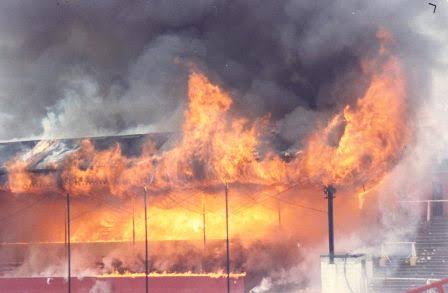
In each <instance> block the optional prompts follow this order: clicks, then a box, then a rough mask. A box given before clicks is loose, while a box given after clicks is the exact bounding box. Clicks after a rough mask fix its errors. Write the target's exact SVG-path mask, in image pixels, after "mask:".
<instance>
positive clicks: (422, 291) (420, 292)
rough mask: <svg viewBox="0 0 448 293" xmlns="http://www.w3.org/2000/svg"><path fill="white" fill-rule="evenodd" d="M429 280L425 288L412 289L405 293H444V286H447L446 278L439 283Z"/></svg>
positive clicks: (447, 279) (447, 280)
mask: <svg viewBox="0 0 448 293" xmlns="http://www.w3.org/2000/svg"><path fill="white" fill-rule="evenodd" d="M430 280H431V279H428V280H427V281H426V283H430V284H427V285H425V286H422V287H419V288H414V289H411V290H408V291H407V292H406V293H428V292H438V293H445V292H446V291H445V288H444V285H446V284H448V278H446V279H442V280H440V281H436V282H432V283H431V281H430Z"/></svg>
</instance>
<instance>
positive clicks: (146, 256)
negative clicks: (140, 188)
mask: <svg viewBox="0 0 448 293" xmlns="http://www.w3.org/2000/svg"><path fill="white" fill-rule="evenodd" d="M144 189H145V196H144V201H145V292H146V293H148V218H147V211H146V210H147V205H146V201H147V199H146V197H147V193H148V192H147V188H146V186H145V187H144Z"/></svg>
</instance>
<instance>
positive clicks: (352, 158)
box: [6, 32, 410, 241]
mask: <svg viewBox="0 0 448 293" xmlns="http://www.w3.org/2000/svg"><path fill="white" fill-rule="evenodd" d="M378 38H379V39H380V41H381V48H380V50H379V51H380V52H379V55H380V58H378V60H373V61H368V62H365V63H364V68H365V71H366V72H365V74H366V76H370V83H369V85H368V86H367V88H366V90H365V93H364V94H363V95H362V96H361V97H359V99H358V100H357V102H356V103H355V104H354V105H347V106H346V107H345V108H344V109H343V111H342V112H341V113H338V114H336V115H335V116H334V117H333V119H331V120H330V122H329V123H328V125H326V126H325V127H322V128H321V129H319V130H317V131H316V132H315V133H314V134H313V135H311V137H310V138H309V139H308V142H307V143H306V144H305V145H306V146H305V148H304V149H303V150H301V154H300V155H299V156H298V157H297V158H295V159H294V160H292V161H291V162H285V161H284V160H282V159H281V157H280V156H279V155H278V154H277V152H276V151H275V150H273V149H272V150H268V151H263V153H262V154H259V153H258V151H259V148H260V146H261V144H262V140H263V135H265V132H266V129H267V128H268V126H269V123H270V121H269V116H266V117H261V118H260V119H257V120H256V121H251V120H249V119H246V118H244V117H238V116H237V115H236V114H235V113H233V112H232V106H233V101H232V98H231V96H230V94H229V93H227V92H226V91H225V90H223V89H222V88H221V87H219V86H218V85H217V84H215V83H213V82H212V81H211V80H210V79H209V78H207V76H205V74H204V73H202V72H200V71H199V70H192V72H191V74H190V76H189V79H188V106H187V109H186V110H185V113H184V123H183V126H182V136H181V137H178V138H177V141H175V145H174V147H172V148H171V149H169V150H165V151H164V152H160V151H159V150H157V148H156V147H155V144H154V142H151V141H148V142H147V143H146V144H145V145H144V147H143V150H142V152H141V154H139V155H137V156H126V155H125V154H123V151H122V149H121V148H120V146H119V145H118V144H117V145H115V146H113V147H112V148H109V149H97V148H96V147H95V145H94V144H93V143H92V141H90V140H83V141H82V142H81V143H80V145H79V148H78V149H77V150H76V151H74V152H72V153H71V154H69V155H68V156H67V157H66V159H64V160H61V161H59V162H52V164H53V165H52V166H53V167H52V168H54V169H55V170H57V172H56V173H55V174H56V175H54V174H53V175H51V176H50V175H48V174H46V175H45V176H38V175H36V174H31V173H29V172H28V171H29V170H28V169H29V168H30V166H31V164H30V161H29V160H28V159H15V160H13V161H11V162H9V163H8V164H7V166H6V167H7V169H8V183H7V186H6V189H8V190H9V191H11V192H12V193H23V192H30V193H33V192H39V191H38V189H36V188H31V189H30V186H42V185H45V186H48V185H52V186H59V187H60V189H62V190H64V191H66V192H68V193H70V194H71V195H72V196H75V197H76V196H81V195H82V196H85V197H87V196H90V197H93V196H102V197H104V198H107V197H108V196H109V195H113V196H114V197H116V198H120V199H122V200H123V201H124V202H126V203H125V204H124V207H122V208H123V209H126V210H127V211H128V212H129V211H131V210H134V208H133V207H131V206H130V203H131V202H135V201H136V200H141V195H142V192H143V187H147V188H148V190H149V193H150V199H151V200H150V205H149V206H150V216H149V219H150V220H149V222H150V223H149V225H150V231H151V232H150V234H151V237H152V239H157V240H167V239H168V240H176V239H202V233H203V228H204V227H203V225H204V222H203V219H204V214H205V218H206V225H207V227H209V228H207V229H206V231H207V232H206V233H207V237H209V238H212V239H222V238H223V237H224V235H222V233H221V234H219V233H218V232H213V231H223V229H222V228H223V227H224V223H225V222H224V221H225V218H224V217H223V215H224V211H223V198H222V194H223V186H224V184H226V183H227V184H233V187H232V189H231V196H232V197H231V205H233V206H232V208H235V209H238V207H239V208H241V207H244V206H246V205H247V199H248V198H254V199H255V202H256V201H257V200H262V199H263V198H269V196H270V195H272V194H275V193H278V192H279V191H282V190H286V189H288V188H289V187H290V186H291V185H296V184H302V185H304V186H305V185H309V184H329V183H331V184H336V185H344V186H350V187H351V188H353V189H359V188H360V187H362V188H363V189H364V190H365V188H367V190H371V189H372V188H373V187H374V186H375V185H376V184H378V182H380V181H381V179H382V178H383V177H384V175H385V174H386V173H387V172H388V170H389V169H390V168H391V167H393V165H394V163H395V162H396V161H397V160H398V159H399V158H400V156H401V154H402V153H403V151H404V149H405V146H406V144H407V142H408V141H409V137H410V130H409V129H408V128H407V127H406V120H407V117H406V83H405V78H404V74H403V70H402V68H401V66H400V62H399V60H398V59H397V58H396V57H394V56H392V54H391V53H390V52H389V51H388V50H387V42H390V41H391V36H390V35H388V34H386V33H385V32H380V33H379V35H378ZM58 176H59V177H58ZM55 177H56V178H55ZM36 182H41V184H37V185H36ZM56 182H57V183H56ZM242 185H249V186H257V187H256V188H255V187H254V188H253V189H250V188H249V189H247V188H242V187H241V186H242ZM260 186H261V189H260ZM207 188H208V189H211V190H212V191H207V192H205V191H204V190H205V189H207ZM365 193H366V192H362V193H359V194H365ZM153 194H158V195H157V196H153ZM159 194H162V195H160V196H159ZM188 197H191V198H192V199H193V200H194V199H199V202H197V201H196V202H195V203H194V204H193V205H194V206H195V207H196V208H194V211H193V212H192V211H191V210H189V209H191V208H189V207H185V205H188V204H185V203H183V204H182V206H178V204H179V202H182V200H181V199H180V198H182V199H186V198H188ZM272 199H273V201H275V197H274V198H272ZM170 200H171V201H172V202H171V207H164V205H165V204H166V201H168V202H169V201H170ZM268 202H269V203H270V204H271V206H272V202H270V201H268ZM249 205H250V204H249ZM274 205H275V203H274ZM204 206H205V208H204ZM198 207H199V208H198ZM201 210H202V211H201ZM277 213H278V211H276V210H275V209H274V210H273V209H272V208H269V207H268V208H266V207H265V206H263V205H259V206H256V207H253V208H252V207H251V208H250V209H249V208H247V210H246V212H245V213H241V214H239V215H232V220H231V221H232V222H231V224H232V225H233V228H232V229H233V230H232V235H244V234H247V233H245V232H247V231H252V232H251V236H253V237H254V238H256V237H263V236H265V234H266V233H267V232H266V231H269V230H270V229H272V228H273V227H274V226H275V225H276V218H277ZM142 217H143V215H142V211H141V210H139V211H135V214H133V215H132V216H131V215H130V214H129V213H128V214H126V215H120V216H114V215H113V213H111V211H110V209H101V208H98V210H97V211H96V212H93V213H91V214H89V216H88V217H86V218H85V220H83V221H82V222H80V223H79V224H77V225H75V228H74V236H73V241H101V240H105V239H106V240H123V239H124V240H130V239H132V235H133V233H136V236H137V238H138V239H142V237H143V234H142V231H143V230H142V229H143V226H142V221H141V219H142ZM278 218H280V216H278ZM98 219H101V221H100V222H98V221H99V220H98ZM135 223H137V224H135ZM135 225H136V226H135ZM98 226H103V227H106V226H107V227H109V228H110V229H113V230H114V233H111V234H113V236H109V235H104V234H101V233H95V232H97V230H98ZM254 226H256V227H259V229H257V231H256V232H253V229H252V228H253V227H254ZM134 230H135V231H134Z"/></svg>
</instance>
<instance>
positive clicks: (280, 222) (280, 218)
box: [277, 199, 282, 229]
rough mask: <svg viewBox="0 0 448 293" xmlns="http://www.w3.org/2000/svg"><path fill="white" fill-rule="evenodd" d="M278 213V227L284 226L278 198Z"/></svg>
mask: <svg viewBox="0 0 448 293" xmlns="http://www.w3.org/2000/svg"><path fill="white" fill-rule="evenodd" d="M277 213H278V227H279V228H280V229H281V228H282V210H281V206H280V200H279V199H277Z"/></svg>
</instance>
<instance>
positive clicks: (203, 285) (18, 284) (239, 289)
mask: <svg viewBox="0 0 448 293" xmlns="http://www.w3.org/2000/svg"><path fill="white" fill-rule="evenodd" d="M67 284H68V283H67V281H66V279H64V278H62V277H54V278H53V277H48V278H45V277H34V278H33V277H26V278H0V292H1V293H23V292H27V293H38V292H39V293H40V292H48V293H65V292H67ZM71 284H72V292H75V293H89V292H110V293H138V292H142V293H143V292H145V277H144V276H138V277H131V276H117V277H86V278H83V279H78V278H72V279H71ZM149 290H150V292H157V293H197V292H201V293H225V292H227V279H226V277H225V276H224V277H221V276H220V277H213V276H207V275H198V276H196V275H193V276H184V275H180V276H173V275H167V276H157V277H153V276H151V277H149ZM230 292H232V293H244V277H231V278H230Z"/></svg>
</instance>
